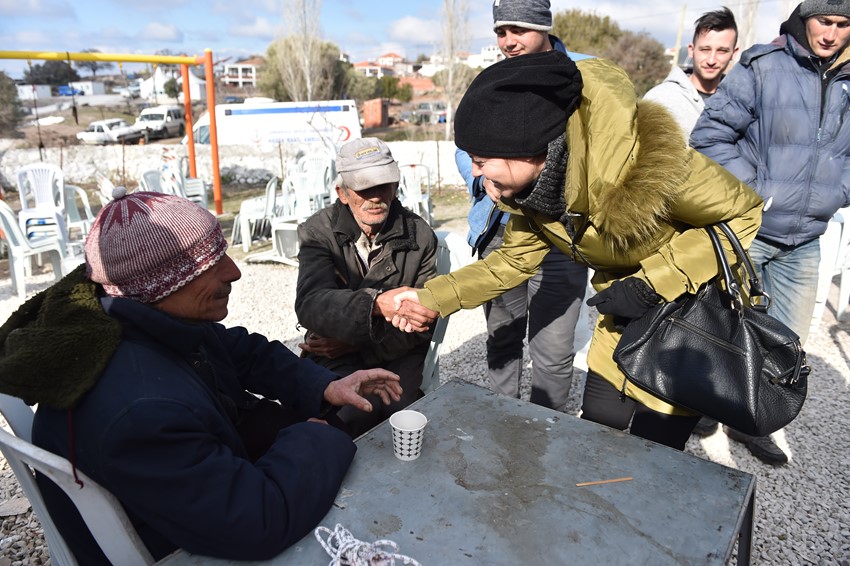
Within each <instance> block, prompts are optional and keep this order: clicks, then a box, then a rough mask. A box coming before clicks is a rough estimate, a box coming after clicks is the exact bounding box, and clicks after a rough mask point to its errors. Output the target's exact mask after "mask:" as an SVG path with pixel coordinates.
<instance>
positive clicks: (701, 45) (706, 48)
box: [688, 29, 738, 82]
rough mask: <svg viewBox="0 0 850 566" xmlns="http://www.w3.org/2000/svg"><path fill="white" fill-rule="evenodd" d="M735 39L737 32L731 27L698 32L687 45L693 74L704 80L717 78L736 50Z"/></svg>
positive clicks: (736, 39) (709, 80)
mask: <svg viewBox="0 0 850 566" xmlns="http://www.w3.org/2000/svg"><path fill="white" fill-rule="evenodd" d="M737 41H738V34H737V33H736V32H735V30H733V29H725V30H722V31H714V30H708V31H706V32H703V33H701V34H699V35H698V36H697V38H696V40H695V41H694V43H693V44H691V45H689V46H688V55H690V56H691V59H693V61H694V74H695V75H696V76H697V77H699V78H700V79H702V80H703V81H705V82H712V81H715V80H717V78H718V77H720V75H722V74H723V73H724V72H726V68H727V67H728V66H729V63H731V62H732V57H733V56H734V55H735V53H737V52H738V48H737V47H735V43H737Z"/></svg>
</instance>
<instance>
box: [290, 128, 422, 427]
mask: <svg viewBox="0 0 850 566" xmlns="http://www.w3.org/2000/svg"><path fill="white" fill-rule="evenodd" d="M336 168H337V172H338V173H339V175H338V177H337V179H336V192H337V196H338V197H339V200H337V201H336V202H335V203H334V204H333V206H331V207H329V208H325V209H322V210H320V211H319V212H317V213H316V214H314V215H313V216H311V217H310V218H308V219H307V220H306V221H305V222H304V223H302V224H301V225H299V226H298V240H299V252H298V264H299V267H298V285H297V288H296V292H295V312H296V314H297V315H298V322H299V324H301V326H303V327H304V328H305V329H306V333H305V336H304V342H303V343H302V344H300V347H301V348H302V349H303V350H304V355H305V356H306V357H308V358H310V359H312V360H314V361H315V362H317V363H319V364H321V365H322V366H324V367H326V368H328V369H330V370H333V371H335V372H337V373H340V374H347V373H351V372H353V371H356V370H358V369H366V368H373V367H382V368H386V369H388V370H390V371H392V372H394V373H397V374H398V375H399V377H400V379H401V386H402V389H403V390H404V393H402V396H401V399H400V400H398V401H397V402H394V403H390V404H389V405H383V404H382V403H381V400H380V398H378V397H377V396H372V397H369V400H370V401H371V402H372V408H373V410H372V411H371V412H369V413H364V412H363V411H359V410H357V409H354V408H353V407H352V408H342V409H341V410H340V411H339V417H340V418H341V419H342V420H343V422H345V423H346V424H347V425H348V427H349V433H350V434H351V435H352V436H355V437H356V436H359V435H360V434H362V433H364V432H366V431H367V430H369V429H370V428H372V427H374V426H375V425H377V424H378V423H380V422H381V421H383V420H385V419H387V418H389V416H390V415H391V414H392V413H394V412H395V411H398V410H400V409H403V408H404V407H406V406H407V405H409V404H410V403H412V402H413V401H415V400H416V399H417V398H418V397H419V395H420V392H419V387H420V385H422V370H423V364H424V361H425V355H426V354H427V353H428V344H429V342H430V341H431V331H430V330H428V331H426V332H423V333H422V334H408V333H405V332H402V331H400V330H398V329H396V328H394V327H393V326H392V324H390V323H389V322H388V320H387V319H388V318H389V319H391V318H392V316H393V315H394V307H393V300H392V297H393V296H394V294H395V293H398V292H399V290H395V291H393V292H392V293H385V292H384V291H389V290H391V289H396V288H397V287H406V288H410V287H421V286H422V285H423V284H424V283H425V281H427V280H428V279H430V278H432V277H434V276H435V275H436V265H435V262H436V253H437V237H436V235H435V234H434V231H433V230H431V227H430V226H428V223H427V222H425V221H424V220H423V219H422V218H420V217H419V216H417V215H416V214H414V213H413V212H411V211H409V210H407V209H406V208H404V207H403V206H402V205H401V203H400V202H399V201H398V199H397V198H396V191H397V189H398V185H399V180H400V173H399V168H398V164H397V163H396V161H395V159H393V156H392V153H391V152H390V149H389V147H387V145H386V144H385V143H384V142H383V141H381V140H379V139H376V138H363V139H358V140H354V141H351V142H348V143H347V144H345V145H343V146H342V147H341V148H340V150H339V154H338V155H337V158H336Z"/></svg>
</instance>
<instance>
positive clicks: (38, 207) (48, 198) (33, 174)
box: [17, 163, 68, 242]
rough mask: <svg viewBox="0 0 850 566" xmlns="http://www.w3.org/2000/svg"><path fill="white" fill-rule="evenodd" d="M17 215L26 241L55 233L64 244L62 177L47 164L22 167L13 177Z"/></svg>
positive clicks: (63, 192) (65, 239)
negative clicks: (35, 236)
mask: <svg viewBox="0 0 850 566" xmlns="http://www.w3.org/2000/svg"><path fill="white" fill-rule="evenodd" d="M17 181H18V191H19V194H20V197H21V212H20V214H18V223H19V224H20V226H21V232H23V233H24V234H25V235H26V236H27V237H30V236H31V235H44V234H46V233H55V234H57V235H58V236H59V238H60V239H61V240H62V241H63V242H67V241H68V229H67V227H66V223H65V191H64V184H65V177H64V175H63V173H62V170H61V169H59V167H57V166H56V165H53V164H51V163H33V164H30V165H24V166H23V167H21V168H20V169H18V173H17Z"/></svg>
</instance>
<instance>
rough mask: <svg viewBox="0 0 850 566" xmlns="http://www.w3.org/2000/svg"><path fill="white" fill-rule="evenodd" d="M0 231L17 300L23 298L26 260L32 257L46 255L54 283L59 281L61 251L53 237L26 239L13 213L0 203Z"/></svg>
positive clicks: (0, 201) (60, 275)
mask: <svg viewBox="0 0 850 566" xmlns="http://www.w3.org/2000/svg"><path fill="white" fill-rule="evenodd" d="M0 228H2V230H3V240H4V241H5V243H6V246H7V247H8V249H9V274H10V276H11V278H12V289H14V291H15V293H17V294H18V296H19V297H26V295H27V291H26V281H25V278H26V275H27V272H28V267H27V261H28V260H29V258H31V257H33V256H37V255H39V254H43V253H47V254H49V255H50V263H51V265H52V266H53V273H54V275H55V277H56V280H57V281H58V280H59V279H61V278H62V276H63V275H64V271H63V268H62V259H63V258H64V256H65V248H64V245H63V243H62V242H60V241H59V239H58V238H57V237H56V235H50V236H38V237H33V238H26V237H25V236H24V234H23V232H22V231H21V227H20V225H19V223H18V219H17V217H16V216H15V211H14V210H12V209H11V207H9V205H8V204H6V202H5V201H2V200H0Z"/></svg>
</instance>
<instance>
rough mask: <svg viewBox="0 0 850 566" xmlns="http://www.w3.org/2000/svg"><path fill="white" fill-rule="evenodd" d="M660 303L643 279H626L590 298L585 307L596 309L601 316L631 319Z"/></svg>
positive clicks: (659, 298)
mask: <svg viewBox="0 0 850 566" xmlns="http://www.w3.org/2000/svg"><path fill="white" fill-rule="evenodd" d="M660 302H661V295H659V294H658V293H656V292H655V291H654V290H653V289H652V287H650V286H649V285H647V284H646V282H644V280H643V279H638V278H637V277H626V278H625V279H619V280H617V281H614V282H613V283H611V286H610V287H608V288H607V289H605V290H604V291H600V292H599V293H597V294H596V295H594V296H592V297H590V298H589V299H588V300H587V306H589V307H596V309H597V310H598V311H599V312H600V313H602V314H610V315H614V316H615V317H618V318H626V319H633V318H640V317H642V316H643V315H644V314H646V311H648V310H649V309H651V308H652V307H654V306H655V305H657V304H658V303H660Z"/></svg>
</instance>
